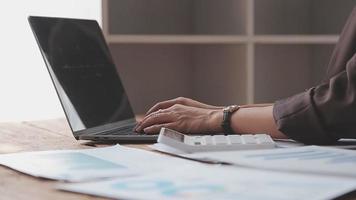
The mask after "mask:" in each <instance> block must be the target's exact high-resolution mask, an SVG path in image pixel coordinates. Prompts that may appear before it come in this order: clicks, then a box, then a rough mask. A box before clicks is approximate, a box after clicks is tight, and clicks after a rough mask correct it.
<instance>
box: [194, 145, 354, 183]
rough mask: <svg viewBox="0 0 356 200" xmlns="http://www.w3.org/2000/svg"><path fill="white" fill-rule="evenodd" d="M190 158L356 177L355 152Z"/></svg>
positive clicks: (305, 150) (307, 150) (308, 149)
mask: <svg viewBox="0 0 356 200" xmlns="http://www.w3.org/2000/svg"><path fill="white" fill-rule="evenodd" d="M191 157H194V158H198V159H199V158H200V159H210V160H216V161H222V162H228V163H232V164H237V165H244V166H249V167H255V168H266V169H273V170H285V171H295V172H303V173H317V174H325V175H339V176H347V177H349V176H352V177H356V171H355V169H356V151H352V150H344V149H336V148H328V147H320V146H304V147H295V148H282V149H274V150H257V151H244V152H239V153H236V152H214V153H209V154H208V153H202V154H195V155H192V156H191Z"/></svg>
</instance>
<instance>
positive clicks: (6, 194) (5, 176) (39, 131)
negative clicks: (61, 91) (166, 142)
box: [0, 119, 145, 200]
mask: <svg viewBox="0 0 356 200" xmlns="http://www.w3.org/2000/svg"><path fill="white" fill-rule="evenodd" d="M129 146H133V147H138V148H145V145H129ZM84 148H93V147H91V146H87V145H85V142H84V141H77V140H75V139H74V137H73V136H72V133H71V131H70V129H69V127H68V125H67V123H66V121H65V120H64V119H57V120H47V121H38V122H21V123H0V153H13V152H21V151H39V150H55V149H84ZM56 183H57V182H56V181H50V180H45V179H39V178H34V177H31V176H28V175H25V174H22V173H19V172H16V171H14V170H11V169H8V168H6V167H3V166H0V199H6V200H19V199H21V200H22V199H26V200H28V199H30V200H31V199H36V200H37V199H46V200H55V199H66V200H72V199H73V200H74V199H75V200H81V199H83V200H84V199H85V200H87V199H90V200H92V199H104V198H98V197H91V196H88V195H82V194H74V193H69V192H62V191H58V190H56V189H54V187H53V186H54V185H55V184H56Z"/></svg>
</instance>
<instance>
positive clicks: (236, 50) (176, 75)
mask: <svg viewBox="0 0 356 200" xmlns="http://www.w3.org/2000/svg"><path fill="white" fill-rule="evenodd" d="M355 4H356V0H343V1H340V0H150V1H147V0H102V6H103V7H102V14H103V16H102V19H103V22H102V24H103V30H104V34H105V37H106V39H107V41H108V43H109V46H110V48H111V50H112V53H113V57H114V60H115V62H116V64H117V67H118V70H119V71H120V72H121V76H122V79H123V82H124V85H125V86H126V87H127V88H129V90H128V95H129V98H130V99H131V101H132V102H133V107H134V110H135V112H136V113H144V112H145V111H146V110H147V109H148V108H149V107H150V106H151V105H153V104H154V103H155V102H157V101H160V100H165V99H169V98H174V97H177V96H186V97H191V98H195V99H197V100H200V101H204V102H206V103H210V104H216V105H228V104H244V103H255V102H273V101H275V100H277V99H280V98H284V97H288V96H290V95H293V94H295V93H298V92H302V91H304V90H305V89H307V88H309V87H312V86H313V85H315V84H317V83H318V82H319V81H320V80H321V78H322V77H323V74H324V73H325V70H326V67H327V64H328V62H329V58H330V55H331V53H332V49H333V47H334V45H335V44H336V42H337V40H338V37H339V33H340V32H341V29H342V27H343V25H344V23H345V21H346V19H347V16H348V15H349V13H350V12H351V10H352V8H353V7H354V5H355Z"/></svg>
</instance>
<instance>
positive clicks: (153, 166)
mask: <svg viewBox="0 0 356 200" xmlns="http://www.w3.org/2000/svg"><path fill="white" fill-rule="evenodd" d="M194 164H197V163H195V162H192V161H186V160H182V159H179V158H174V157H171V156H166V155H159V154H157V153H153V152H149V151H145V150H140V149H135V148H129V147H123V146H120V145H116V146H112V147H104V148H95V149H85V150H56V151H40V152H25V153H12V154H3V155H0V165H4V166H7V167H9V168H12V169H15V170H17V171H20V172H23V173H26V174H29V175H32V176H36V177H43V178H49V179H55V180H65V181H85V180H92V179H97V178H109V177H110V178H112V177H126V176H133V175H138V174H143V173H145V172H154V171H161V170H163V169H169V168H171V167H175V166H184V165H194Z"/></svg>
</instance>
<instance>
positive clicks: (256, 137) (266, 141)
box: [157, 128, 276, 153]
mask: <svg viewBox="0 0 356 200" xmlns="http://www.w3.org/2000/svg"><path fill="white" fill-rule="evenodd" d="M157 142H158V143H161V144H164V145H167V146H170V147H173V148H175V149H179V150H181V151H183V152H186V153H194V152H202V151H204V152H206V151H233V150H252V149H272V148H275V147H276V144H275V142H274V141H273V139H272V138H271V137H270V136H269V135H266V134H249V135H200V136H189V135H184V134H182V133H180V132H178V131H174V130H171V129H168V128H161V131H160V133H159V136H158V139H157Z"/></svg>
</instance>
